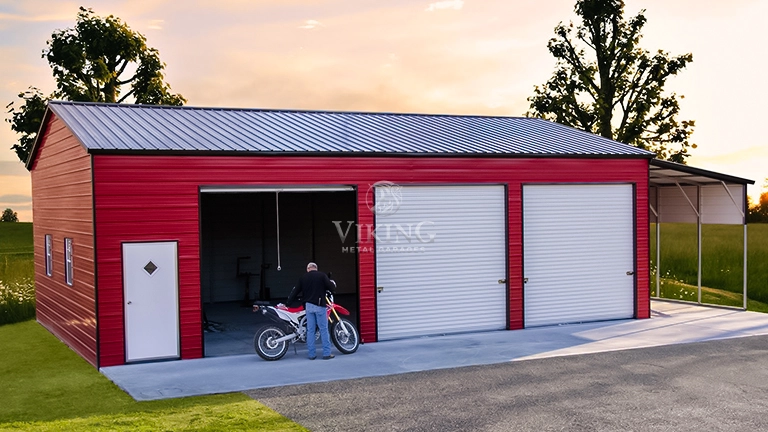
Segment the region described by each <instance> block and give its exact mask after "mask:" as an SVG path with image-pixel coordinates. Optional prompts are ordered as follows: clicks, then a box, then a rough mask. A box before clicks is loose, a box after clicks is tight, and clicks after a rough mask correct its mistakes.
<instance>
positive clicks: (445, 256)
mask: <svg viewBox="0 0 768 432" xmlns="http://www.w3.org/2000/svg"><path fill="white" fill-rule="evenodd" d="M401 191H402V202H401V205H400V208H399V209H398V211H397V212H396V213H395V214H393V215H390V216H386V217H377V218H376V223H377V225H379V226H383V225H386V224H390V225H391V228H390V238H389V241H387V239H386V227H380V228H379V230H378V231H377V232H378V235H379V238H381V241H378V242H377V248H382V247H384V248H386V247H390V248H394V247H397V248H402V247H406V248H407V247H417V248H421V247H424V249H425V250H424V252H412V253H402V252H377V253H376V271H377V285H378V286H380V287H383V288H384V290H383V291H382V292H381V293H379V294H377V308H378V309H377V311H378V315H377V317H378V336H379V340H386V339H397V338H403V337H412V336H425V335H435V334H445V333H457V332H466V331H479V330H498V329H504V328H506V321H507V295H506V284H499V283H498V281H499V279H505V275H506V257H505V255H506V221H505V219H506V205H505V194H504V187H503V186H405V187H403V188H402V190H401ZM423 221H428V222H431V223H426V224H423V225H422V228H421V235H422V237H423V238H424V240H427V239H428V238H429V235H431V234H434V235H435V237H434V241H433V242H429V243H420V242H418V241H417V240H416V239H415V228H416V225H418V224H419V223H420V222H423ZM398 224H399V225H400V226H402V227H405V229H406V231H407V226H408V225H409V224H410V225H412V226H413V230H414V231H413V234H414V241H412V242H411V243H408V242H407V241H406V240H405V238H404V237H403V236H402V235H401V236H400V237H399V238H397V239H396V237H395V235H396V229H395V227H396V226H397V225H398ZM395 241H397V243H395ZM468 316H471V318H470V319H467V317H468Z"/></svg>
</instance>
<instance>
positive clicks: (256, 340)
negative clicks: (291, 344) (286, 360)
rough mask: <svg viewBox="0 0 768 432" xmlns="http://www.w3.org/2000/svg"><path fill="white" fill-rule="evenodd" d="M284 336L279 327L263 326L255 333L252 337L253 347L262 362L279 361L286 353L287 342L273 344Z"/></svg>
mask: <svg viewBox="0 0 768 432" xmlns="http://www.w3.org/2000/svg"><path fill="white" fill-rule="evenodd" d="M283 336H285V332H284V331H283V330H282V329H280V328H279V327H275V326H265V327H262V328H260V329H259V331H257V332H256V336H254V337H253V346H254V348H256V354H258V355H259V357H261V358H263V359H264V360H269V361H272V360H280V359H281V358H283V356H284V355H285V353H286V352H288V341H282V342H275V339H279V338H281V337H283Z"/></svg>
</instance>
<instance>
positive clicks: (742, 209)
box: [720, 180, 747, 310]
mask: <svg viewBox="0 0 768 432" xmlns="http://www.w3.org/2000/svg"><path fill="white" fill-rule="evenodd" d="M720 184H721V185H723V189H725V192H727V193H728V196H729V197H731V202H733V205H735V206H736V210H738V211H739V212H740V213H741V217H742V222H743V223H744V265H743V268H744V274H743V275H742V281H743V282H744V293H743V294H742V296H741V297H742V299H743V301H744V310H747V185H744V207H740V206H739V204H738V203H736V198H734V197H733V194H732V193H731V190H730V189H728V185H727V184H725V182H724V181H722V180H720Z"/></svg>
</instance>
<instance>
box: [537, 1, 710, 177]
mask: <svg viewBox="0 0 768 432" xmlns="http://www.w3.org/2000/svg"><path fill="white" fill-rule="evenodd" d="M574 10H575V12H576V15H578V17H579V18H580V19H581V23H580V24H578V25H577V26H575V25H574V24H573V22H571V23H570V24H569V25H565V24H563V23H562V22H561V23H560V24H559V25H558V26H557V27H555V37H554V38H552V39H550V40H549V43H548V45H547V47H548V48H549V52H550V53H551V54H552V55H553V56H554V57H555V59H557V65H556V67H555V72H554V73H553V75H552V77H551V78H550V79H549V81H547V82H546V84H544V85H542V86H535V88H534V95H533V96H532V97H529V98H528V101H529V102H530V104H531V105H530V110H529V111H528V113H527V114H526V115H528V116H535V117H542V118H545V119H549V120H553V121H556V122H558V123H562V124H565V125H568V126H572V127H575V128H578V129H582V130H585V131H588V132H592V133H596V134H598V135H601V136H604V137H606V138H609V139H613V140H616V141H620V142H624V143H627V144H631V145H634V146H636V147H639V148H642V149H647V150H649V151H653V152H656V154H657V156H658V157H659V158H661V159H668V160H671V161H673V162H679V163H685V158H686V157H688V156H690V155H689V154H688V149H689V148H696V145H695V144H691V143H690V142H689V139H690V136H691V134H692V133H693V128H694V121H692V120H685V121H678V120H677V115H678V113H679V111H680V105H679V103H678V96H677V95H676V94H674V93H672V94H665V93H664V86H665V84H666V82H667V79H668V78H669V77H671V76H674V75H677V74H678V73H679V72H680V71H682V70H683V69H684V68H685V67H686V66H687V65H688V63H690V62H692V61H693V55H692V54H690V53H689V54H683V55H679V56H676V57H671V56H670V55H669V54H668V53H666V52H664V51H661V50H659V51H658V52H656V53H655V54H653V55H651V53H650V52H649V51H647V50H645V49H642V48H640V47H639V45H638V44H639V42H640V39H641V38H642V29H643V26H644V25H645V23H646V18H645V15H644V13H645V10H641V11H640V12H639V13H638V14H637V16H635V17H633V18H630V19H628V20H627V19H625V18H624V2H623V1H622V0H577V2H576V6H575V7H574ZM683 97H684V96H682V95H681V96H680V99H683Z"/></svg>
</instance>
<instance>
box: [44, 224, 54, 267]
mask: <svg viewBox="0 0 768 432" xmlns="http://www.w3.org/2000/svg"><path fill="white" fill-rule="evenodd" d="M45 275H46V276H53V239H52V238H51V235H50V234H46V235H45Z"/></svg>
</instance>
